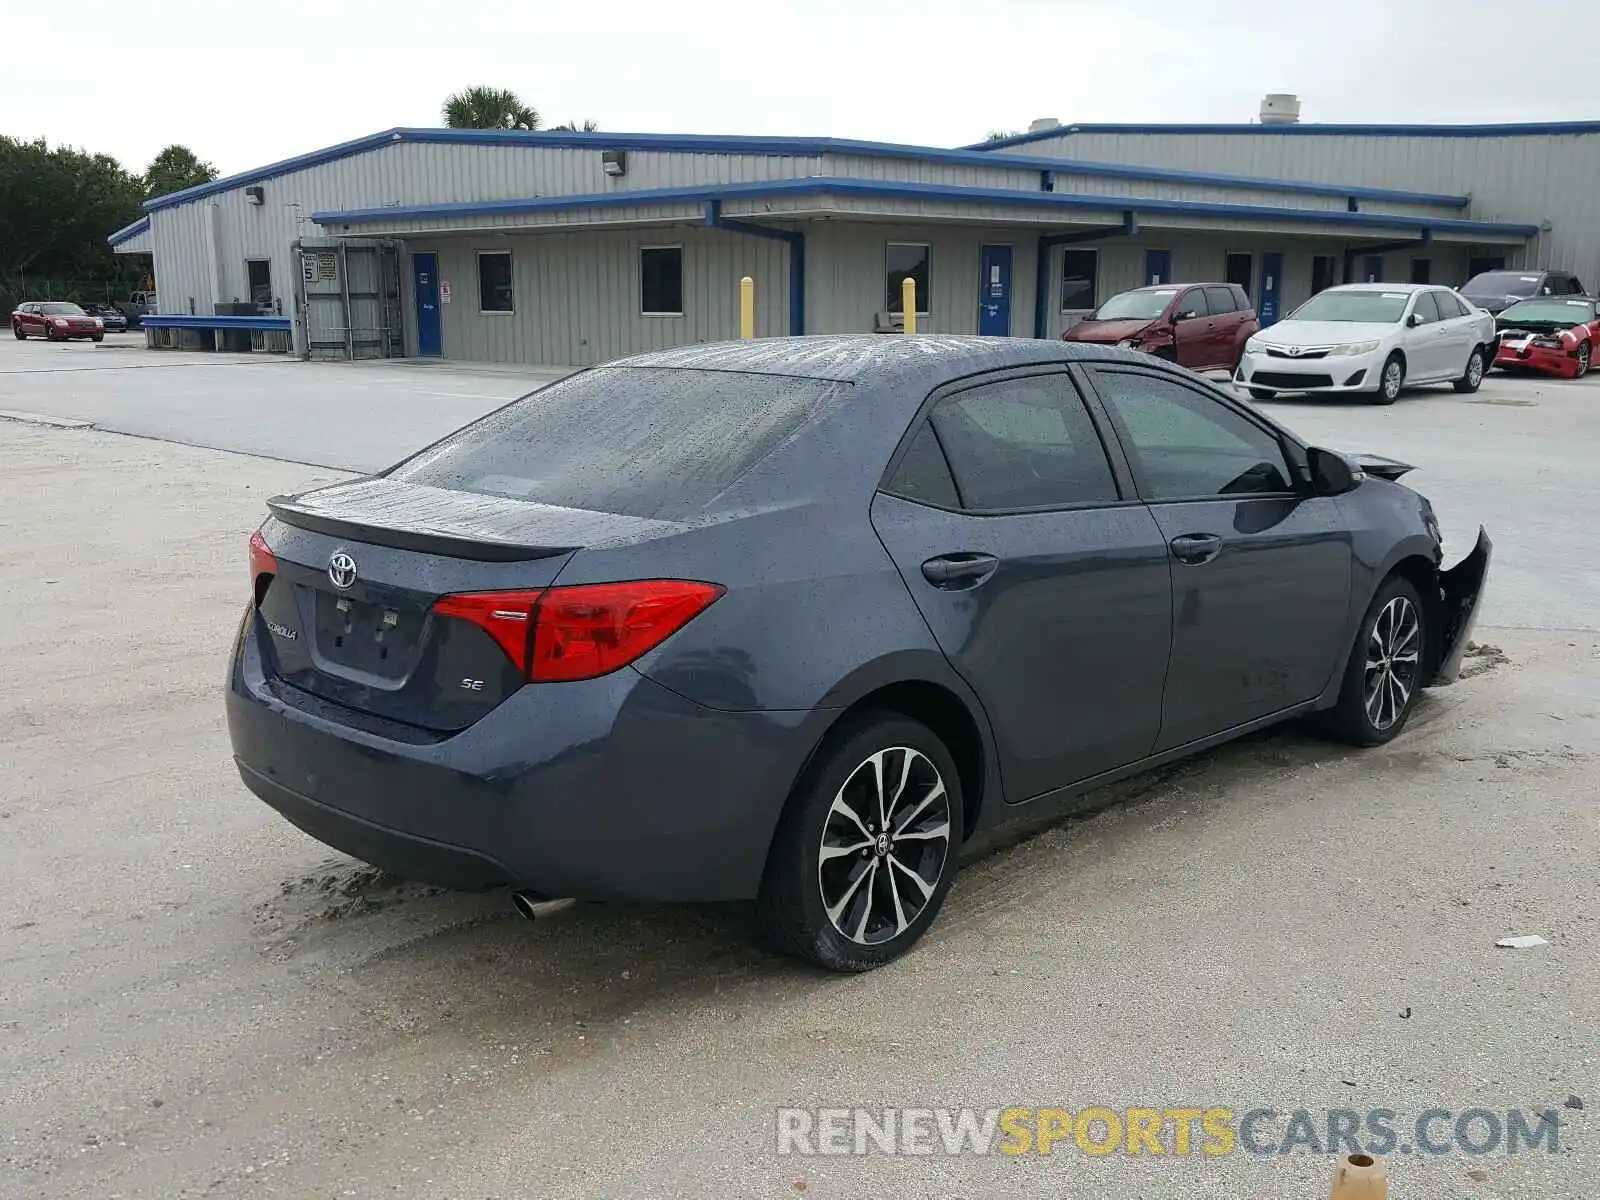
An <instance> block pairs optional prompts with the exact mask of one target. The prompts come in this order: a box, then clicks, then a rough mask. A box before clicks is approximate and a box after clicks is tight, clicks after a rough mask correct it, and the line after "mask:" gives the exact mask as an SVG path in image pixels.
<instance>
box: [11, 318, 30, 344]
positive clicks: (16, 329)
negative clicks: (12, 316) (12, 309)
mask: <svg viewBox="0 0 1600 1200" xmlns="http://www.w3.org/2000/svg"><path fill="white" fill-rule="evenodd" d="M11 332H12V334H13V335H14V336H15V337H16V339H17V341H19V342H25V341H27V340H28V331H27V330H26V329H24V328H23V327H22V325H21V324H20V323H19V322H17V321H13V322H11Z"/></svg>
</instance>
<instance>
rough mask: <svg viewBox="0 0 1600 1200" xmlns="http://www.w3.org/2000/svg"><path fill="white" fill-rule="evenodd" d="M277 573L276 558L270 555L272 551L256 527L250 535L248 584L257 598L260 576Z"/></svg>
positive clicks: (259, 594) (258, 597)
mask: <svg viewBox="0 0 1600 1200" xmlns="http://www.w3.org/2000/svg"><path fill="white" fill-rule="evenodd" d="M277 573H278V560H277V559H276V558H274V557H272V551H271V550H270V549H268V548H267V539H266V538H264V537H262V536H261V530H259V529H258V530H256V531H255V532H254V533H252V534H251V535H250V586H251V587H252V588H253V589H254V590H255V593H256V597H257V599H258V600H259V599H260V596H261V577H262V576H263V575H276V574H277Z"/></svg>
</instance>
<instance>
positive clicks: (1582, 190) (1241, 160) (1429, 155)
mask: <svg viewBox="0 0 1600 1200" xmlns="http://www.w3.org/2000/svg"><path fill="white" fill-rule="evenodd" d="M1018 149H1019V150H1021V149H1023V148H1021V147H1019V148H1018ZM1025 152H1026V153H1027V154H1029V155H1045V156H1048V155H1060V156H1063V157H1071V158H1081V159H1088V160H1090V161H1093V162H1117V163H1138V164H1142V165H1147V166H1160V167H1173V168H1177V169H1180V170H1192V171H1219V172H1227V173H1235V174H1242V175H1255V176H1264V177H1271V178H1278V179H1304V180H1314V181H1318V182H1324V183H1348V184H1359V185H1364V186H1367V187H1384V188H1399V189H1415V190H1418V191H1427V192H1446V193H1458V194H1461V195H1471V197H1472V203H1471V205H1470V206H1469V208H1468V210H1467V212H1466V214H1464V215H1466V216H1468V217H1470V218H1472V219H1475V220H1484V221H1518V222H1534V223H1537V222H1538V221H1541V220H1546V219H1547V220H1549V221H1550V222H1551V225H1552V229H1551V230H1550V232H1549V233H1546V234H1544V235H1542V236H1540V237H1538V238H1536V239H1534V242H1533V244H1532V245H1531V246H1530V249H1529V251H1528V259H1527V265H1538V266H1548V267H1560V268H1564V269H1566V270H1572V271H1576V272H1577V273H1578V274H1579V276H1580V277H1581V278H1582V279H1583V280H1584V282H1585V283H1587V284H1589V286H1590V287H1591V288H1593V287H1600V134H1539V135H1527V136H1494V137H1490V136H1484V137H1425V136H1412V135H1408V136H1397V137H1388V136H1372V135H1352V134H1308V133H1291V134H1283V133H1190V132H1184V133H1138V132H1125V133H1114V132H1107V133H1099V132H1095V133H1079V134H1064V135H1063V136H1061V137H1059V138H1048V139H1045V140H1042V141H1038V142H1030V143H1028V144H1027V146H1026V148H1025ZM1363 207H1365V206H1363ZM1382 208H1383V210H1384V211H1399V209H1397V208H1393V207H1392V206H1390V205H1387V204H1386V205H1383V206H1382ZM1508 261H1510V262H1512V263H1513V264H1518V263H1519V256H1518V255H1516V254H1511V255H1508Z"/></svg>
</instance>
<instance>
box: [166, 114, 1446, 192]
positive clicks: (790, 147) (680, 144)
mask: <svg viewBox="0 0 1600 1200" xmlns="http://www.w3.org/2000/svg"><path fill="white" fill-rule="evenodd" d="M399 142H433V143H445V144H455V145H469V146H508V145H509V146H549V147H556V148H564V149H587V150H655V151H658V152H665V153H672V152H678V153H691V154H764V155H773V156H777V155H791V156H804V157H813V156H819V155H823V154H854V155H860V156H863V157H867V158H894V159H903V160H910V161H916V162H926V163H935V164H940V165H951V166H972V167H1015V168H1017V169H1020V170H1029V171H1042V170H1049V171H1055V172H1057V173H1058V174H1068V175H1094V176H1102V177H1107V178H1113V179H1140V180H1148V181H1153V182H1158V183H1199V184H1210V185H1212V186H1214V187H1235V188H1248V189H1252V190H1255V191H1265V192H1289V193H1296V194H1300V195H1307V196H1356V197H1358V198H1360V199H1364V200H1387V201H1392V202H1395V203H1400V204H1428V205H1437V206H1440V207H1448V208H1465V207H1466V206H1467V204H1468V201H1469V197H1466V196H1450V195H1437V194H1433V193H1429V192H1406V191H1395V190H1392V189H1389V188H1371V187H1360V186H1356V185H1346V184H1337V183H1316V182H1312V181H1309V180H1299V179H1257V178H1254V177H1251V176H1247V175H1219V174H1213V173H1210V172H1205V171H1177V170H1171V169H1169V168H1165V167H1146V166H1135V165H1132V164H1126V163H1102V162H1083V161H1079V160H1076V159H1048V158H1036V157H1031V156H1027V155H1006V154H995V153H992V152H989V151H978V150H974V149H964V150H946V149H941V148H940V147H937V146H905V145H899V144H897V143H893V142H863V141H855V140H853V139H850V138H797V137H724V136H721V135H712V134H675V133H566V132H561V133H554V132H544V131H539V132H533V131H529V130H524V129H386V130H384V131H383V132H382V133H375V134H372V135H371V136H370V137H364V138H357V139H355V140H354V141H350V142H342V143H340V144H339V145H337V146H329V147H328V148H327V149H325V150H316V151H313V152H312V153H310V154H302V155H300V156H299V157H297V158H286V159H284V160H283V161H281V162H276V163H272V164H270V165H268V166H265V167H259V168H257V169H256V170H254V171H246V172H244V173H242V174H238V175H230V176H228V177H227V178H225V179H217V180H213V181H212V182H210V183H202V184H200V185H198V186H197V187H192V188H187V189H185V190H184V191H181V192H173V193H172V194H171V195H167V196H157V197H156V198H155V199H153V200H148V201H146V202H145V206H144V207H145V211H146V212H158V211H160V210H161V209H163V208H171V207H173V206H174V205H178V204H188V203H190V202H192V201H195V200H201V199H204V198H205V197H207V196H214V195H217V194H218V193H220V192H228V191H232V190H234V189H235V188H241V187H244V186H246V185H248V184H252V183H261V182H264V181H266V180H268V179H272V178H275V177H277V176H280V175H286V174H288V173H289V172H291V171H302V170H305V169H306V168H308V167H317V166H322V165H323V164H325V163H330V162H337V161H338V160H339V159H342V158H349V157H352V156H353V155H357V154H365V153H367V152H368V151H371V150H377V149H380V148H382V147H384V146H391V145H394V144H396V143H399ZM996 144H997V145H998V143H996Z"/></svg>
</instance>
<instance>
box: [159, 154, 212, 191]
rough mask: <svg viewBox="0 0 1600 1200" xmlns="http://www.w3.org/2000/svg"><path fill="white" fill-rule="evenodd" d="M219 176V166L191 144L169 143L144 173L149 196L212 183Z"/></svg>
mask: <svg viewBox="0 0 1600 1200" xmlns="http://www.w3.org/2000/svg"><path fill="white" fill-rule="evenodd" d="M216 177H217V169H216V168H215V167H214V166H212V165H211V164H210V163H208V162H202V161H201V159H200V156H199V155H197V154H196V153H195V152H194V151H193V150H191V149H189V147H187V146H177V145H173V146H168V147H167V148H166V149H165V150H163V151H162V152H161V153H160V154H158V155H156V156H155V158H154V159H152V160H151V162H150V165H149V167H147V168H146V169H145V173H144V192H145V196H146V197H147V198H154V197H156V196H166V195H170V194H171V193H173V192H181V191H183V189H184V188H190V187H194V186H196V185H197V184H201V183H210V182H211V181H212V180H213V179H215V178H216Z"/></svg>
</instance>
